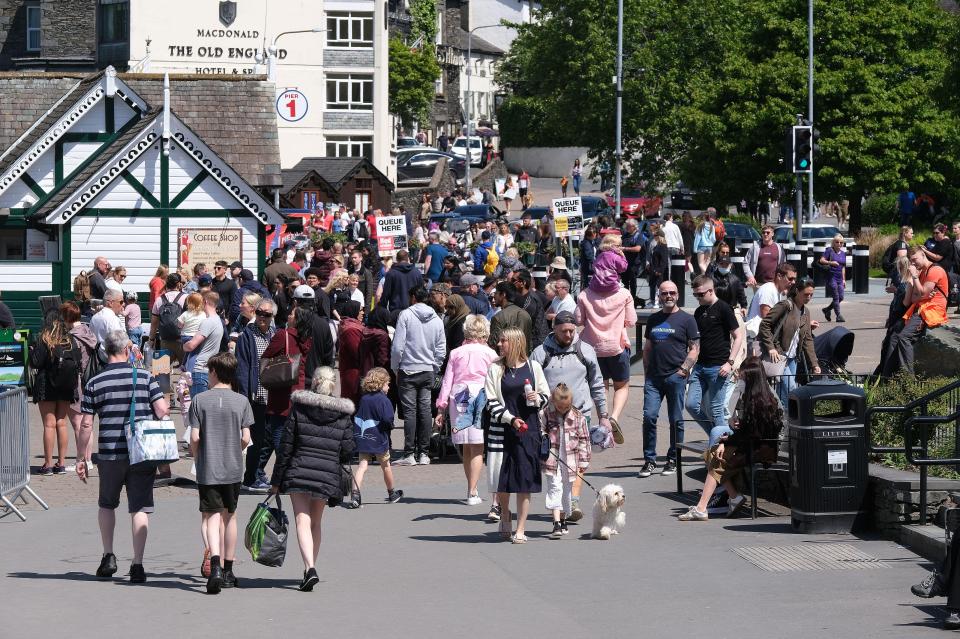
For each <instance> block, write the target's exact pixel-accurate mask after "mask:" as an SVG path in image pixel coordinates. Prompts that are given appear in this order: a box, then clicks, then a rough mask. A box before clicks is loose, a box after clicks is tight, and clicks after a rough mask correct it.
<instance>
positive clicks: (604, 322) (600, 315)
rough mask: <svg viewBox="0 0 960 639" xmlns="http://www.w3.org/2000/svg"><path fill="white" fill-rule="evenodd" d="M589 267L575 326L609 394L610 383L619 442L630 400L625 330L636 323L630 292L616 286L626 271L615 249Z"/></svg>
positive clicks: (612, 412) (601, 256)
mask: <svg viewBox="0 0 960 639" xmlns="http://www.w3.org/2000/svg"><path fill="white" fill-rule="evenodd" d="M606 245H607V243H606V242H605V243H604V244H603V245H601V250H602V252H601V253H600V254H599V255H598V256H597V259H596V261H595V262H594V264H593V277H592V278H590V285H589V286H588V287H587V288H586V289H585V290H583V291H581V292H580V295H578V296H577V312H576V314H575V316H576V320H577V324H578V325H579V326H583V330H582V331H581V333H580V339H582V340H583V341H584V342H586V343H587V344H590V345H591V346H593V348H594V350H596V351H597V361H598V362H599V363H600V372H601V374H602V375H603V383H604V385H605V386H606V388H607V392H609V388H610V387H609V382H610V381H613V400H612V401H610V405H612V406H613V409H612V410H611V411H610V424H611V425H612V426H613V434H614V439H615V441H616V442H617V443H618V444H622V443H623V434H622V431H621V430H620V424H619V421H620V414H621V413H622V412H623V409H624V408H625V407H626V405H627V399H629V397H630V335H629V334H628V333H627V329H629V328H630V327H632V326H634V325H635V324H636V323H637V311H636V310H635V309H634V307H633V298H632V297H631V296H630V291H628V290H626V289H625V288H623V287H622V286H621V285H620V273H623V272H624V271H625V270H627V260H626V259H625V258H624V257H623V255H622V254H621V253H620V252H619V251H618V250H617V249H616V248H615V247H611V248H610V249H608V250H603V249H604V246H606Z"/></svg>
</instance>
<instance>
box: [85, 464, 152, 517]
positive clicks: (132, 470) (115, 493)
mask: <svg viewBox="0 0 960 639" xmlns="http://www.w3.org/2000/svg"><path fill="white" fill-rule="evenodd" d="M97 473H98V474H99V475H100V496H99V499H98V500H97V504H98V505H99V506H100V508H106V509H108V510H116V509H117V506H119V505H120V491H121V490H123V489H124V488H126V489H127V511H128V512H130V513H131V514H132V513H152V512H153V479H154V477H156V474H157V469H156V467H155V466H152V465H150V464H140V465H137V466H130V460H129V459H127V458H124V459H118V460H109V459H98V460H97Z"/></svg>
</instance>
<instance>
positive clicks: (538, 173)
mask: <svg viewBox="0 0 960 639" xmlns="http://www.w3.org/2000/svg"><path fill="white" fill-rule="evenodd" d="M588 150H589V149H587V147H580V146H560V147H539V146H536V147H535V146H530V147H508V148H506V149H504V150H503V157H504V159H505V161H506V163H507V167H508V168H509V169H510V170H511V171H512V172H514V173H519V172H520V170H521V169H526V170H527V173H529V174H530V177H549V178H557V179H560V177H561V176H564V175H567V176H569V175H570V169H571V168H572V167H573V161H574V160H576V159H577V158H580V164H581V166H583V168H584V171H583V174H584V176H587V175H589V174H590V169H591V168H592V165H589V164H587V151H588Z"/></svg>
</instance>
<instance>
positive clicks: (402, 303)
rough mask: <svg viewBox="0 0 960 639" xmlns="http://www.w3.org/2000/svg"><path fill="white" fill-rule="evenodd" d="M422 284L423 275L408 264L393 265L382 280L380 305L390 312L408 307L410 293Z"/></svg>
mask: <svg viewBox="0 0 960 639" xmlns="http://www.w3.org/2000/svg"><path fill="white" fill-rule="evenodd" d="M421 284H423V275H422V274H421V273H420V271H419V270H418V269H417V267H415V266H414V265H413V264H411V263H410V262H398V263H396V264H394V265H393V266H392V267H391V268H390V270H389V271H387V274H386V276H384V278H383V295H381V297H380V304H381V305H382V306H384V307H385V308H386V309H387V310H390V311H402V310H403V309H405V308H407V307H408V306H410V291H411V290H413V289H414V288H416V287H417V286H420V285H421Z"/></svg>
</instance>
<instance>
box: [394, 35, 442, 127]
mask: <svg viewBox="0 0 960 639" xmlns="http://www.w3.org/2000/svg"><path fill="white" fill-rule="evenodd" d="M431 42H432V41H431ZM439 75H440V65H439V64H437V59H436V56H435V55H434V50H433V47H432V45H431V46H425V47H423V48H421V49H419V50H412V49H410V47H408V46H407V45H406V44H404V42H403V40H400V39H399V38H393V39H391V40H390V112H391V113H393V114H394V115H396V116H397V117H399V118H400V120H401V122H403V123H404V124H406V125H409V124H410V123H412V122H413V121H414V120H417V121H420V122H425V121H427V119H428V118H429V113H430V106H431V104H433V93H434V88H433V87H434V81H435V80H436V79H437V77H438V76H439Z"/></svg>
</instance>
